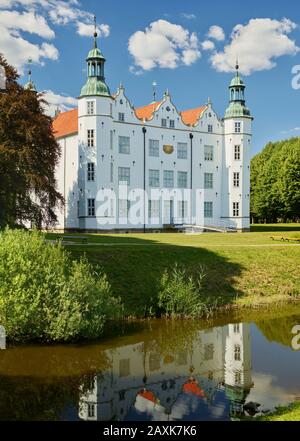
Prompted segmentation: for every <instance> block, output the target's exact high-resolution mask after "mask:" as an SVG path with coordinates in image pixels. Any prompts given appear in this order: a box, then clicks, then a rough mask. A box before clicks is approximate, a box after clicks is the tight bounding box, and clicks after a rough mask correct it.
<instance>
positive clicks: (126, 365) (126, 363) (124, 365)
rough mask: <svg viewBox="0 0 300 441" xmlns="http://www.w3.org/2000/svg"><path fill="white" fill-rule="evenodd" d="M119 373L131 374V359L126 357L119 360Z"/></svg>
mask: <svg viewBox="0 0 300 441" xmlns="http://www.w3.org/2000/svg"><path fill="white" fill-rule="evenodd" d="M119 375H120V377H128V376H129V375H130V359H129V358H124V359H122V360H120V361H119Z"/></svg>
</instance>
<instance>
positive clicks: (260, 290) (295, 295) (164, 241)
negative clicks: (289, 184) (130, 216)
mask: <svg viewBox="0 0 300 441" xmlns="http://www.w3.org/2000/svg"><path fill="white" fill-rule="evenodd" d="M253 229H254V232H251V233H245V234H220V233H219V234H218V233H216V234H215V233H207V234H202V235H201V234H199V235H198V234H197V235H185V234H172V233H171V234H150V233H149V234H116V235H112V234H104V235H96V234H87V235H85V236H86V237H87V238H88V245H84V244H80V243H76V244H74V243H73V244H71V243H70V244H69V245H68V244H66V245H65V246H66V248H68V249H69V250H70V251H71V253H72V256H74V257H75V258H77V259H79V258H80V257H81V256H82V255H83V254H85V255H86V257H87V259H88V261H89V262H90V263H91V264H92V265H95V266H96V265H101V267H102V268H103V271H104V272H105V273H106V275H107V278H108V281H109V283H110V285H111V287H112V290H113V292H114V294H115V295H116V296H120V297H121V300H122V303H123V304H124V307H125V313H126V315H137V316H148V315H149V314H151V311H152V312H153V305H155V304H156V303H157V296H158V292H159V284H160V280H161V277H162V274H163V273H164V271H165V270H166V269H167V270H171V269H172V268H174V266H175V265H176V264H178V265H180V266H181V267H183V268H185V269H186V271H187V273H188V274H190V275H192V276H193V277H197V275H198V274H199V272H200V271H202V270H203V271H204V273H205V274H206V276H205V278H204V279H203V286H202V293H203V295H204V296H206V297H207V298H209V299H210V301H211V302H212V303H213V302H214V301H215V300H216V299H218V302H220V303H222V304H223V305H230V306H237V307H244V306H252V307H259V306H262V305H264V306H265V305H268V304H272V306H274V304H281V303H285V302H288V301H295V300H299V299H300V274H299V264H300V244H299V243H297V242H296V240H298V239H300V225H299V224H288V225H285V226H284V225H276V226H268V225H262V226H255V227H254V228H253ZM71 235H72V236H74V234H73V233H72V234H71ZM80 235H81V236H82V234H80ZM47 237H48V238H49V239H53V238H55V237H57V234H48V235H47ZM271 237H273V238H274V239H275V240H273V239H271ZM281 239H289V240H290V242H287V241H282V240H281ZM70 242H71V240H70Z"/></svg>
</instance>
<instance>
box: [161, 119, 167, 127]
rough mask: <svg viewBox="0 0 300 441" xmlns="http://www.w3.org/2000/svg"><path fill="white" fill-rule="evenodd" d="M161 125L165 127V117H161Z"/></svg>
mask: <svg viewBox="0 0 300 441" xmlns="http://www.w3.org/2000/svg"><path fill="white" fill-rule="evenodd" d="M161 126H162V127H167V120H166V118H162V119H161Z"/></svg>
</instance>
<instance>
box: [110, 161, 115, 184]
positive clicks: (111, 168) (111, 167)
mask: <svg viewBox="0 0 300 441" xmlns="http://www.w3.org/2000/svg"><path fill="white" fill-rule="evenodd" d="M110 182H114V163H113V162H111V163H110Z"/></svg>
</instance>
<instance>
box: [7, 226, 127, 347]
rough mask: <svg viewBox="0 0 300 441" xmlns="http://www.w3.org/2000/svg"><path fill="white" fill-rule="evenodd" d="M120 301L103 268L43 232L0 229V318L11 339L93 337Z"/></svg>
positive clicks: (115, 309) (97, 333)
mask: <svg viewBox="0 0 300 441" xmlns="http://www.w3.org/2000/svg"><path fill="white" fill-rule="evenodd" d="M120 310H121V306H120V302H119V300H118V299H115V298H114V297H113V296H112V293H111V288H110V285H109V283H108V281H107V279H106V276H105V274H103V273H102V272H101V271H98V273H97V272H95V271H94V270H93V269H92V267H91V266H90V265H89V264H88V263H87V261H86V260H84V259H82V260H81V261H79V262H78V261H72V260H71V258H70V255H69V253H68V252H67V251H66V250H64V249H63V248H62V246H61V245H57V246H54V245H52V244H50V243H46V242H45V240H44V236H43V234H41V233H39V232H37V231H34V232H31V233H29V232H26V231H22V230H9V229H6V230H5V231H4V232H2V233H1V234H0V323H1V324H2V325H3V326H4V327H5V329H6V333H7V336H8V339H10V340H15V341H26V340H44V341H69V340H75V339H80V338H96V337H98V336H99V335H100V334H101V333H102V331H103V327H104V324H105V322H106V320H108V319H114V318H117V317H118V316H119V314H120Z"/></svg>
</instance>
